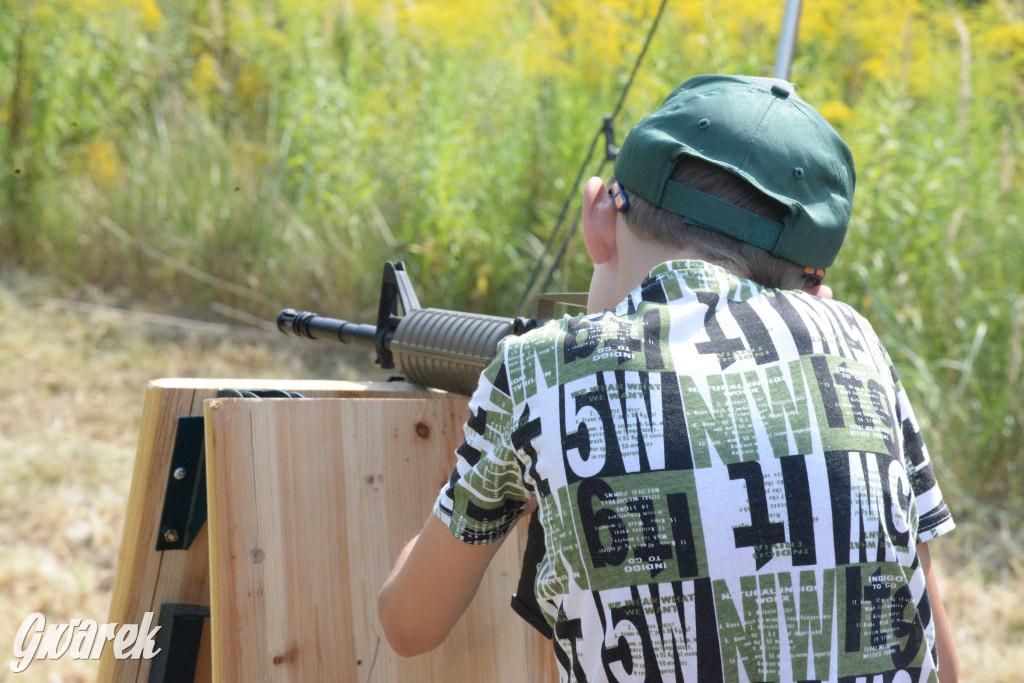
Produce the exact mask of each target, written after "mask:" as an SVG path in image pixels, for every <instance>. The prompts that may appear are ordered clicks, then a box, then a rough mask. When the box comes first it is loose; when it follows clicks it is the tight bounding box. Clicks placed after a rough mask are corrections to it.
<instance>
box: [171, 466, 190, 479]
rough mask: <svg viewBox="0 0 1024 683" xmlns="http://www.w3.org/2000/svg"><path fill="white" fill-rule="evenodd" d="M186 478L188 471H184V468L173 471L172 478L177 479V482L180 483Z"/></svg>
mask: <svg viewBox="0 0 1024 683" xmlns="http://www.w3.org/2000/svg"><path fill="white" fill-rule="evenodd" d="M187 476H188V470H186V469H185V468H184V467H179V468H178V469H176V470H174V478H175V479H177V480H178V481H181V480H182V479H184V478H185V477H187Z"/></svg>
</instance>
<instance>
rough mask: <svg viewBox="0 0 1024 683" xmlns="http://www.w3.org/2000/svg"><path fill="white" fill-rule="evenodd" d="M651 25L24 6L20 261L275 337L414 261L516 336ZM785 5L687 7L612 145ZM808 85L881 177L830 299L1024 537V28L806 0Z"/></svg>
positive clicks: (4, 28) (16, 183) (929, 10)
mask: <svg viewBox="0 0 1024 683" xmlns="http://www.w3.org/2000/svg"><path fill="white" fill-rule="evenodd" d="M658 5H659V2H658V0H633V1H631V2H626V1H625V0H607V1H605V2H600V3H597V2H592V1H590V0H523V1H522V2H503V1H500V0H437V1H429V0H372V1H371V0H175V1H174V2H170V1H168V0H0V65H2V66H3V68H0V259H2V262H3V263H5V264H8V265H15V264H16V265H18V266H19V267H21V268H27V269H30V270H33V271H37V272H43V273H48V274H52V275H53V276H55V277H58V278H60V279H62V280H63V281H64V282H65V283H66V284H67V286H68V288H69V289H71V290H75V289H76V288H77V289H82V288H89V289H96V288H98V289H100V290H102V291H105V292H109V293H113V294H115V295H118V296H120V297H121V298H122V299H123V300H126V301H131V302H133V304H134V305H136V306H138V307H142V308H147V309H150V310H161V311H177V312H187V313H189V314H192V315H206V314H207V313H209V311H210V306H211V305H213V304H219V308H218V310H226V309H225V307H231V308H233V309H235V310H237V311H239V312H240V313H249V314H253V315H256V316H259V317H260V318H262V319H266V320H271V319H273V317H274V315H275V314H276V312H277V310H278V309H279V308H280V307H281V306H283V305H291V306H293V307H296V308H313V309H315V310H319V311H320V312H321V313H324V314H327V315H333V316H337V317H346V318H355V319H365V320H370V319H372V312H373V310H374V309H375V306H376V300H377V296H378V293H379V278H380V270H381V264H382V262H383V261H384V260H386V259H390V260H399V259H400V260H404V261H406V262H407V264H408V266H409V269H410V272H411V276H412V279H413V283H414V285H416V287H417V289H418V291H419V295H420V299H421V301H422V302H423V303H424V305H428V306H436V307H447V308H460V309H465V310H472V311H480V312H487V313H494V314H503V315H511V314H512V313H513V309H514V308H515V307H516V304H517V302H518V300H519V298H520V296H521V295H522V294H523V290H524V288H525V287H526V282H527V280H528V278H529V274H530V272H531V270H532V268H533V267H534V265H535V264H536V263H538V262H540V261H542V260H544V259H549V258H550V254H547V253H546V250H545V242H546V241H547V240H548V237H549V235H550V234H551V232H552V230H553V228H554V226H555V224H556V221H557V218H558V215H559V211H560V209H561V207H562V204H563V202H564V201H565V200H566V198H567V197H569V196H570V191H571V188H572V184H573V179H574V178H575V177H576V173H577V170H578V167H579V165H580V163H581V162H582V160H583V159H584V157H585V155H586V152H587V148H588V144H589V142H590V140H592V139H593V137H594V135H595V133H596V131H597V130H599V129H600V126H601V119H602V116H603V115H604V114H606V113H608V112H610V111H612V109H613V107H614V106H615V103H616V102H617V101H618V98H619V94H620V92H621V89H622V87H623V85H624V84H625V82H626V80H627V79H628V76H629V71H630V68H631V67H632V64H633V61H634V60H635V58H636V56H637V54H638V52H639V51H640V48H641V45H642V43H643V40H644V37H645V33H646V31H647V29H648V27H649V25H650V21H651V19H652V18H653V16H654V15H655V13H656V11H657V8H658ZM783 7H784V2H782V1H781V0H780V1H779V2H776V3H767V4H766V3H763V2H761V1H759V0H731V1H729V2H726V1H724V0H686V1H680V0H676V1H670V2H669V3H668V7H667V10H666V14H665V16H664V19H663V20H662V23H661V26H660V28H659V30H658V33H657V34H656V36H655V38H654V41H653V42H652V44H651V46H650V51H649V53H648V55H647V57H646V61H645V62H644V64H643V66H642V67H641V69H640V71H639V73H638V74H637V77H636V81H635V83H634V84H633V87H632V90H631V91H630V93H629V97H628V98H627V99H626V101H625V106H624V108H623V110H622V112H621V114H620V115H619V117H618V119H617V120H616V124H617V126H618V131H619V137H620V139H621V137H622V136H623V135H624V133H625V132H626V131H627V130H628V129H629V127H630V126H631V125H632V124H633V123H635V122H636V121H637V120H638V119H639V118H640V117H641V116H642V115H644V114H645V113H647V112H649V111H650V110H652V109H653V108H654V107H656V106H657V105H658V104H659V103H660V101H661V99H662V98H663V97H664V96H665V95H666V94H667V93H668V92H669V91H670V90H671V89H672V88H673V87H674V86H675V85H677V84H678V83H679V82H681V81H682V80H684V79H685V78H687V77H689V76H691V75H694V74H698V73H705V72H727V73H750V74H755V75H768V74H769V73H770V71H771V68H772V64H773V62H774V56H775V44H776V40H777V35H778V27H779V25H780V24H781V20H782V12H783ZM792 78H793V80H794V81H795V82H796V83H797V84H798V86H799V92H800V93H801V94H802V96H803V97H804V98H805V99H807V100H808V101H809V102H811V103H812V104H814V105H816V106H817V107H818V108H819V110H820V111H821V112H822V114H823V115H824V116H825V117H826V118H828V119H829V120H830V121H831V122H832V123H833V125H834V126H835V127H836V128H837V129H838V130H839V131H840V132H841V133H842V135H843V136H844V137H845V138H846V139H847V141H848V142H849V143H850V146H851V148H852V149H853V152H854V157H855V159H856V161H857V164H858V190H857V199H856V202H855V207H854V220H853V223H852V224H851V229H850V233H849V237H848V240H847V246H846V247H845V249H844V251H843V253H842V254H841V255H840V257H839V260H838V261H837V263H836V264H835V266H834V267H833V268H832V269H831V271H830V273H829V282H830V284H831V285H832V287H833V288H834V289H835V290H836V293H837V296H838V297H839V298H842V299H844V300H847V301H849V302H850V303H852V304H854V305H855V306H857V307H858V308H859V309H860V310H861V311H862V312H864V313H865V315H867V316H868V318H869V319H871V320H872V322H873V323H875V325H876V327H877V328H878V330H879V332H880V335H881V336H882V338H883V341H885V342H886V344H887V345H888V346H889V347H890V350H891V352H892V354H893V357H894V359H895V361H896V363H897V365H898V367H899V368H900V370H901V373H902V375H903V378H904V381H905V383H906V384H907V385H908V388H909V391H910V393H911V396H912V399H913V400H915V401H916V404H917V411H918V413H919V417H920V419H921V421H922V423H923V424H924V427H925V428H926V429H928V433H929V434H930V435H931V442H930V443H931V448H932V451H933V454H934V456H935V458H936V460H937V461H938V468H939V470H940V472H941V474H942V476H943V477H944V478H945V480H946V481H947V484H946V488H947V493H948V494H950V496H951V497H952V498H953V499H954V501H955V502H956V503H959V505H960V506H961V508H963V509H964V510H966V511H967V513H968V514H969V512H970V510H982V509H984V508H985V506H988V505H995V506H998V507H1000V508H1006V509H1012V510H1014V511H1016V512H1024V501H1022V497H1021V494H1020V492H1021V491H1022V490H1024V464H1022V458H1021V450H1022V449H1021V445H1020V441H1021V432H1022V427H1024V381H1022V380H1024V358H1022V355H1024V296H1022V294H1024V267H1022V264H1024V241H1022V240H1021V238H1020V235H1021V228H1022V225H1021V223H1022V218H1024V191H1022V179H1024V165H1022V154H1024V130H1022V128H1024V117H1022V114H1024V109H1022V108H1024V3H1022V0H975V1H968V0H961V1H953V0H858V1H857V2H853V1H852V0H815V1H812V2H806V3H804V10H803V17H802V21H801V26H800V38H799V46H798V50H797V57H796V60H795V63H794V67H793V76H792ZM588 173H590V174H598V175H605V176H606V175H607V174H608V173H609V168H608V167H607V166H604V167H602V166H601V165H600V164H599V162H597V161H595V162H594V164H592V167H591V168H589V169H588ZM577 195H578V193H577ZM575 210H576V209H575V208H573V210H572V211H575ZM578 241H579V240H578V238H577V240H574V241H573V242H572V244H571V246H570V247H569V250H568V254H567V258H566V260H565V261H564V264H563V266H562V267H561V268H560V269H559V272H558V275H557V277H556V280H555V282H553V283H552V287H553V288H556V289H562V288H573V289H585V288H586V285H587V282H588V280H589V275H590V271H589V268H588V267H587V263H586V260H585V253H584V251H583V249H582V248H580V247H581V245H579V244H577V242H578ZM556 244H557V241H556ZM297 343H299V342H297Z"/></svg>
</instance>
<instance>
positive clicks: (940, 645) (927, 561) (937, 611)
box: [917, 543, 960, 683]
mask: <svg viewBox="0 0 1024 683" xmlns="http://www.w3.org/2000/svg"><path fill="white" fill-rule="evenodd" d="M917 556H918V557H919V558H920V559H921V570H922V571H923V572H924V578H925V585H926V586H927V588H928V602H929V604H930V605H931V609H932V623H933V624H935V647H936V648H937V649H938V651H939V661H938V664H939V683H956V682H957V681H958V680H959V679H960V661H959V659H957V655H956V645H955V644H954V643H953V632H952V630H950V628H949V621H948V620H947V619H946V609H945V608H944V607H943V606H942V596H941V595H939V582H938V580H937V579H936V578H935V568H934V567H933V566H932V556H931V551H929V550H928V544H927V543H918V544H917Z"/></svg>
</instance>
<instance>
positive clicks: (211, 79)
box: [191, 52, 224, 97]
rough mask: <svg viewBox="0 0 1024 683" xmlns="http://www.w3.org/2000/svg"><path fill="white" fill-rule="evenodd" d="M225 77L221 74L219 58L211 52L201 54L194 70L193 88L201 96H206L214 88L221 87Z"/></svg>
mask: <svg viewBox="0 0 1024 683" xmlns="http://www.w3.org/2000/svg"><path fill="white" fill-rule="evenodd" d="M223 81H224V79H223V78H222V77H221V75H220V65H218V64H217V58H216V57H214V56H213V55H211V54H210V53H209V52H204V53H203V54H201V55H199V59H198V60H196V68H195V71H193V72H192V83H191V90H192V92H193V93H195V94H196V95H198V96H199V97H205V96H207V95H209V94H210V93H211V92H213V91H214V90H217V89H220V88H221V86H222V85H223Z"/></svg>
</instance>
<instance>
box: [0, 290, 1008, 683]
mask: <svg viewBox="0 0 1024 683" xmlns="http://www.w3.org/2000/svg"><path fill="white" fill-rule="evenodd" d="M52 286H53V285H52V284H50V283H48V282H41V281H38V280H31V279H27V278H25V277H22V276H17V275H10V274H8V275H7V276H6V277H5V278H4V279H3V281H2V282H0V358H3V359H4V362H3V364H2V365H0V454H2V456H0V457H2V461H0V464H2V472H3V476H2V477H0V649H2V651H3V652H4V653H5V654H4V657H3V659H4V662H3V666H2V667H0V681H6V680H11V681H90V680H92V679H93V678H94V677H95V671H96V668H95V664H94V663H89V662H74V661H71V660H70V659H67V658H64V659H61V660H59V661H56V662H35V663H33V664H32V665H31V667H30V668H29V670H28V672H26V673H25V674H22V675H20V676H16V675H14V674H11V672H10V671H9V669H8V667H7V663H6V660H7V659H9V658H10V657H11V656H12V655H13V652H12V649H11V643H12V642H13V640H14V634H15V632H16V631H17V629H18V626H19V625H20V624H21V622H22V620H24V618H25V617H26V616H28V615H29V614H30V613H32V612H36V611H40V612H43V613H44V614H46V616H47V618H48V619H51V620H52V621H54V622H57V623H66V622H68V621H69V620H70V619H71V618H81V619H88V618H91V619H96V620H101V619H104V618H105V617H106V614H107V607H108V604H109V601H110V594H111V589H112V584H113V580H114V565H115V560H116V557H117V548H118V544H119V542H120V538H121V528H122V524H123V518H124V513H125V504H126V500H127V494H128V487H129V478H130V476H131V467H132V461H133V457H134V452H135V442H136V438H137V430H138V425H139V419H140V416H141V410H142V398H143V393H144V390H145V386H146V383H147V382H148V381H150V380H152V379H156V378H158V377H198V376H204V377H267V378H269V377H293V378H297V377H312V376H329V377H346V376H350V375H351V371H346V370H344V369H343V368H344V366H343V365H342V364H341V361H338V360H331V359H337V358H345V357H343V356H341V354H340V353H339V352H338V351H336V350H335V348H334V347H317V348H314V347H316V345H313V344H307V343H305V342H301V341H299V340H287V339H283V338H282V339H280V340H277V339H272V338H271V339H267V340H264V341H254V340H253V339H251V338H250V339H248V340H246V341H243V342H237V343H236V342H234V341H233V340H231V339H226V338H224V337H223V336H222V335H216V334H210V333H208V332H199V331H192V332H188V331H182V330H174V329H170V328H166V327H156V326H145V325H141V324H138V323H132V322H130V321H126V320H124V319H121V318H118V317H116V316H111V315H109V314H103V313H94V314H86V313H80V312H73V311H69V310H67V309H66V308H62V307H60V306H57V305H55V304H53V303H46V302H45V301H44V299H43V297H44V296H45V295H54V294H56V293H55V292H53V291H47V289H48V288H50V287H52ZM25 306H33V307H35V311H36V313H35V314H34V315H33V316H32V318H31V319H28V318H26V315H25V313H24V312H23V310H22V309H23V307H25ZM299 353H301V354H303V357H302V358H299V357H298V355H297V354H299ZM310 354H316V355H314V356H311V355H310ZM351 359H352V357H351V356H349V357H348V360H350V361H351ZM360 374H362V375H363V376H369V375H371V374H373V373H370V372H369V371H366V372H361V373H360ZM1022 541H1024V536H1022V533H1021V530H1020V524H1019V520H1016V521H1015V518H1012V517H1011V516H1010V515H1008V514H1003V513H998V512H993V513H991V514H989V515H988V516H987V518H986V519H985V520H974V521H970V522H962V523H961V528H960V530H959V531H958V532H957V533H955V534H953V535H952V536H950V537H948V538H945V539H940V540H938V541H936V542H935V543H933V554H934V556H935V558H936V565H937V567H938V568H939V570H940V578H941V580H942V585H943V588H944V591H943V592H944V600H945V603H946V607H947V611H948V612H949V615H950V620H951V622H952V623H953V627H954V630H955V633H956V638H957V641H958V644H959V650H960V660H961V669H962V671H963V672H964V675H963V677H962V680H964V681H979V682H981V681H983V682H986V683H988V682H1006V683H1010V682H1016V681H1020V680H1021V668H1022V665H1024V553H1022V550H1021V547H1022V545H1021V543H1022Z"/></svg>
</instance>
